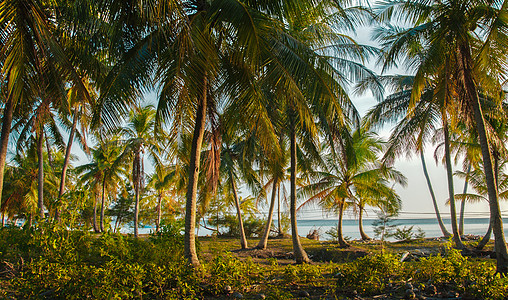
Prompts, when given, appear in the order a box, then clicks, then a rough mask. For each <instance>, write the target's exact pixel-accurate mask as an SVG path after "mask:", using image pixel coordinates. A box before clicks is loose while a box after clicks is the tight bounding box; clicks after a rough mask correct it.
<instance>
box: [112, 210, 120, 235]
mask: <svg viewBox="0 0 508 300" xmlns="http://www.w3.org/2000/svg"><path fill="white" fill-rule="evenodd" d="M119 220H120V214H118V216H117V217H116V220H115V226H114V227H113V232H114V233H116V229H117V227H118V221H119Z"/></svg>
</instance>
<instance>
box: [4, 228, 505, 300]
mask: <svg viewBox="0 0 508 300" xmlns="http://www.w3.org/2000/svg"><path fill="white" fill-rule="evenodd" d="M182 245H183V237H182V235H181V228H180V227H179V226H177V225H175V224H173V225H169V226H165V227H164V228H163V230H162V232H160V233H158V234H155V235H151V236H150V237H148V238H146V239H135V238H133V237H129V236H123V235H119V234H108V233H106V234H102V235H94V234H92V233H90V232H83V231H68V230H65V229H62V228H59V227H55V226H50V225H42V226H38V227H37V228H33V229H17V228H9V229H8V228H4V229H1V230H0V262H1V268H0V276H1V278H0V279H1V280H0V298H15V299H18V298H32V299H45V298H48V299H73V298H74V299H82V298H90V299H115V298H116V299H130V298H134V299H141V298H144V299H203V298H224V297H226V296H227V294H228V293H229V294H231V293H233V292H239V293H242V294H243V296H244V298H256V297H258V298H259V296H260V294H264V295H265V296H266V298H268V299H294V298H296V297H299V296H302V292H303V291H305V293H309V294H310V296H312V297H314V298H318V299H319V298H332V299H333V298H337V299H341V298H344V297H352V296H356V295H359V296H361V297H366V298H368V297H372V296H374V295H380V294H385V295H386V296H387V297H393V298H399V297H400V298H402V297H404V291H405V290H406V286H407V284H408V283H411V284H412V286H414V289H415V291H417V292H418V291H420V294H421V295H423V296H430V295H427V294H428V290H427V287H428V286H429V285H433V286H435V287H436V288H437V295H436V296H439V295H441V296H444V295H445V294H444V293H449V292H455V293H458V294H459V295H461V296H462V297H464V298H472V299H474V298H478V299H487V298H489V299H505V298H506V297H508V280H507V279H506V278H501V277H499V276H497V275H495V274H494V272H495V262H494V261H493V260H490V259H483V260H478V259H470V258H466V257H464V256H462V255H461V254H460V253H459V252H458V251H457V250H454V249H447V250H446V251H445V252H444V253H443V254H438V255H435V256H431V257H428V258H422V259H420V260H419V261H412V262H400V257H399V255H397V254H393V253H390V254H387V253H384V254H372V255H367V256H365V257H361V258H358V259H355V260H351V261H348V262H345V263H332V262H326V263H315V264H304V265H293V264H284V263H281V261H279V260H277V259H276V258H268V259H266V260H265V261H264V263H259V262H254V260H253V259H251V258H247V259H242V260H240V259H239V258H238V257H237V256H236V255H235V253H232V252H228V251H225V250H221V251H218V252H217V253H214V254H213V256H212V257H211V258H209V259H208V260H203V261H204V263H203V268H202V269H201V270H194V269H192V268H190V267H189V266H188V265H187V264H186V262H185V260H184V259H183V246H182ZM337 251H339V250H337ZM426 293H427V294H426ZM439 293H441V294H439ZM303 295H305V294H303Z"/></svg>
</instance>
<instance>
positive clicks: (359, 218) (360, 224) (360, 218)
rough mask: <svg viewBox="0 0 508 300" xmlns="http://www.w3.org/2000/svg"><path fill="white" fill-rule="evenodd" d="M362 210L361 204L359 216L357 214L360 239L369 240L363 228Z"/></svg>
mask: <svg viewBox="0 0 508 300" xmlns="http://www.w3.org/2000/svg"><path fill="white" fill-rule="evenodd" d="M363 210H364V208H363V207H362V206H360V211H359V216H358V226H359V227H360V236H361V237H362V240H364V241H368V240H371V238H370V237H369V236H368V235H367V234H366V233H365V231H364V230H363Z"/></svg>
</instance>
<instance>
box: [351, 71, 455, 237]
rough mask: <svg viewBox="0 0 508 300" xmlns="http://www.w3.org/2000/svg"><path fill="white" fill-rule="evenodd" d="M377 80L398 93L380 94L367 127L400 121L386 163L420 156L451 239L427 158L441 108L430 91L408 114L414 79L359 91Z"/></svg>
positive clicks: (401, 78)
mask: <svg viewBox="0 0 508 300" xmlns="http://www.w3.org/2000/svg"><path fill="white" fill-rule="evenodd" d="M376 81H381V82H382V83H383V84H384V85H385V86H387V88H391V89H393V90H394V93H393V94H391V95H389V96H387V97H386V98H385V99H382V98H383V95H382V93H378V94H377V95H376V96H377V98H378V99H379V98H381V101H380V102H379V103H378V104H377V105H376V106H374V107H373V108H371V109H370V110H369V111H368V112H367V115H366V117H365V119H366V120H367V121H366V126H369V127H373V128H377V127H381V126H383V125H384V124H386V123H389V122H394V121H397V120H399V119H400V120H399V121H398V123H397V124H396V126H395V127H394V128H393V129H392V132H391V135H390V138H389V146H388V148H387V150H386V153H385V156H384V161H385V162H386V163H387V164H392V163H393V161H394V160H395V158H396V157H398V156H400V155H404V154H405V155H407V156H410V155H411V154H412V153H413V152H417V153H419V155H420V160H421V163H422V169H423V173H424V175H425V179H426V182H427V187H428V189H429V193H430V196H431V199H432V203H433V206H434V211H435V213H436V218H437V221H438V224H439V227H440V229H441V232H442V233H443V236H445V237H450V236H451V234H450V233H449V232H448V230H447V229H446V227H445V225H444V223H443V220H442V218H441V214H440V212H439V207H438V204H437V200H436V196H435V194H434V189H433V188H432V183H431V180H430V176H429V174H428V171H427V164H426V162H425V156H424V148H425V144H426V143H427V142H428V141H429V140H431V137H432V136H434V134H435V131H436V123H437V121H439V111H438V107H437V105H436V103H435V102H432V101H430V99H431V97H432V93H431V92H430V91H428V92H427V93H424V94H423V95H422V100H421V101H419V102H418V103H417V104H416V106H415V107H414V108H413V111H412V112H411V113H408V109H409V104H410V97H411V87H412V83H413V77H412V76H401V75H396V76H391V75H386V76H380V77H378V76H376V77H375V78H370V79H369V80H365V81H364V82H361V83H360V84H359V87H358V89H359V91H362V92H363V91H364V90H365V89H367V88H371V89H373V88H376V87H377V85H378V84H377V82H376ZM373 83H374V84H375V85H374V87H373V86H372V84H373ZM423 100H425V101H423Z"/></svg>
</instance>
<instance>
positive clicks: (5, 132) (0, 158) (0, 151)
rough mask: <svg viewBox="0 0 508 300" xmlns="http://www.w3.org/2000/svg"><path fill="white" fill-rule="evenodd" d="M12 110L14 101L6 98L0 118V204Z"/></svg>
mask: <svg viewBox="0 0 508 300" xmlns="http://www.w3.org/2000/svg"><path fill="white" fill-rule="evenodd" d="M13 111H14V102H13V101H12V99H10V98H9V99H8V100H7V102H6V103H5V107H4V116H3V120H2V133H1V136H0V205H1V203H2V191H3V186H4V172H5V160H6V159H7V147H8V145H9V135H10V133H11V124H12V116H13Z"/></svg>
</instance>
